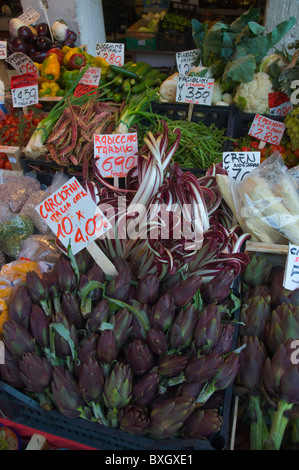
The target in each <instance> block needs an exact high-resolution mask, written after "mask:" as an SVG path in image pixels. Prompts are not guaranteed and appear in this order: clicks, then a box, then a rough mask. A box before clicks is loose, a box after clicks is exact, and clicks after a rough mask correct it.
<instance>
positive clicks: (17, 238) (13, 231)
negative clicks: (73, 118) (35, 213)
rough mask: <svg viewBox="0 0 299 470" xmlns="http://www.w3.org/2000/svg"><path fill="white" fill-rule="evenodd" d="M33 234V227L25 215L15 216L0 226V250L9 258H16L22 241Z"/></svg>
mask: <svg viewBox="0 0 299 470" xmlns="http://www.w3.org/2000/svg"><path fill="white" fill-rule="evenodd" d="M33 233H34V225H33V222H32V220H31V219H30V217H28V216H27V215H17V216H15V217H14V218H13V219H12V220H11V221H9V222H6V223H4V224H1V225H0V249H1V250H2V251H3V252H4V253H5V254H6V255H7V256H9V257H11V258H16V256H17V255H18V254H19V252H20V250H21V247H22V243H23V241H24V240H25V239H26V238H28V237H29V236H30V235H33Z"/></svg>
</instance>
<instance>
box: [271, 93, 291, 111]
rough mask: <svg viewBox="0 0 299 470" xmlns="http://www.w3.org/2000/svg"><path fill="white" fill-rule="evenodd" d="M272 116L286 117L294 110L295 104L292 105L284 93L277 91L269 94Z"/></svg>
mask: <svg viewBox="0 0 299 470" xmlns="http://www.w3.org/2000/svg"><path fill="white" fill-rule="evenodd" d="M268 99H269V109H270V116H286V115H287V114H289V113H290V112H291V111H292V110H293V109H294V106H293V103H291V101H290V99H289V97H288V95H286V94H285V93H283V92H282V91H275V92H273V93H269V94H268Z"/></svg>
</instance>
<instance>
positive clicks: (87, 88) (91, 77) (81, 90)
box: [74, 67, 101, 96]
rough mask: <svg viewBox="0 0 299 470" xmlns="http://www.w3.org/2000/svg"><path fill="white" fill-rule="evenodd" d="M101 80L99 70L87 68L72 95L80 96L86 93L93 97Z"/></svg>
mask: <svg viewBox="0 0 299 470" xmlns="http://www.w3.org/2000/svg"><path fill="white" fill-rule="evenodd" d="M100 78H101V69H100V68H98V67H89V68H88V69H87V70H86V72H85V73H84V75H83V77H82V78H81V80H80V82H79V83H78V85H77V86H76V88H75V91H74V95H75V96H82V95H85V94H86V93H90V92H92V91H94V92H93V93H91V94H92V95H95V94H96V92H97V88H98V86H99V82H100Z"/></svg>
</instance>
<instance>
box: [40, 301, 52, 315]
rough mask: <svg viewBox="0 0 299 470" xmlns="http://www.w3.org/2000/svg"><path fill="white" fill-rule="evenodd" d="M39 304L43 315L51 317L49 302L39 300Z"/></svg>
mask: <svg viewBox="0 0 299 470" xmlns="http://www.w3.org/2000/svg"><path fill="white" fill-rule="evenodd" d="M40 304H41V306H42V308H43V310H44V312H45V314H46V315H47V317H50V316H51V315H52V308H51V305H50V301H49V302H48V301H47V300H45V299H44V300H40Z"/></svg>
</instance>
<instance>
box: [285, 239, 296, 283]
mask: <svg viewBox="0 0 299 470" xmlns="http://www.w3.org/2000/svg"><path fill="white" fill-rule="evenodd" d="M283 287H284V288H285V289H288V290H294V289H297V287H299V246H296V245H292V243H289V251H288V255H287V260H286V266H285V271H284V278H283Z"/></svg>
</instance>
